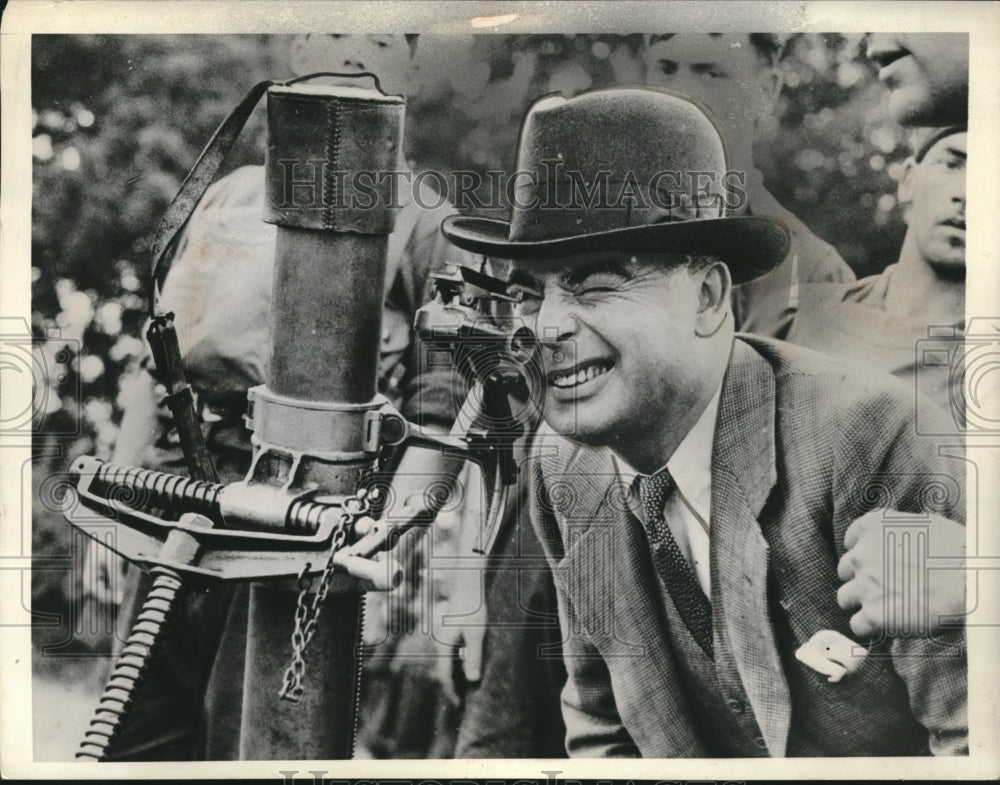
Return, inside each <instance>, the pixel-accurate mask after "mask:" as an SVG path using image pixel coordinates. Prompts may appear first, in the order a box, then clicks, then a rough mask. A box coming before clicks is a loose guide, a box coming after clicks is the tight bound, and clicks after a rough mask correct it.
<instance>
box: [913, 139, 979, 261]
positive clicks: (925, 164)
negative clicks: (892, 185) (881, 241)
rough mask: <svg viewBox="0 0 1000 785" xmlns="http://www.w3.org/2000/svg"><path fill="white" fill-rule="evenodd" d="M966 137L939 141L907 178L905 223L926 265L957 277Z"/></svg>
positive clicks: (962, 226)
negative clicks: (907, 197)
mask: <svg viewBox="0 0 1000 785" xmlns="http://www.w3.org/2000/svg"><path fill="white" fill-rule="evenodd" d="M965 156H966V134H964V133H960V134H952V135H951V136H946V137H944V138H943V139H939V140H938V141H937V142H936V143H935V144H934V146H933V147H931V149H930V150H928V151H927V154H926V155H925V156H924V157H923V159H922V160H921V161H920V163H919V164H915V165H914V166H913V168H912V169H911V171H910V173H909V175H908V177H909V179H910V184H909V192H908V196H909V200H910V202H909V205H908V207H907V211H906V223H907V225H908V226H909V229H910V231H911V232H913V233H914V235H915V238H916V242H917V247H918V248H919V249H920V253H921V255H922V256H923V257H924V259H925V260H926V261H927V263H928V264H930V265H931V266H933V267H935V268H936V269H938V270H939V271H940V272H944V273H950V274H952V275H958V274H960V273H963V272H964V270H965Z"/></svg>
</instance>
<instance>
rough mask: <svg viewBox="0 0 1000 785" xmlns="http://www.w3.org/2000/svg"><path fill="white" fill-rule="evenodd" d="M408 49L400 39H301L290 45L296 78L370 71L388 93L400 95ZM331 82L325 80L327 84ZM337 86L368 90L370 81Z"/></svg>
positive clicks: (330, 36)
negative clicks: (326, 72) (325, 72)
mask: <svg viewBox="0 0 1000 785" xmlns="http://www.w3.org/2000/svg"><path fill="white" fill-rule="evenodd" d="M409 63H410V47H409V44H408V43H407V41H406V39H405V37H404V36H401V35H313V34H310V35H304V36H299V37H298V38H297V39H296V40H295V41H294V42H293V44H292V69H293V70H294V71H295V72H296V73H297V74H298V75H300V76H301V75H303V74H307V73H316V72H319V71H336V72H343V73H349V74H356V73H361V72H362V71H370V72H371V73H374V74H375V75H376V76H378V78H379V81H380V82H381V83H382V89H383V90H385V91H386V92H387V93H400V92H403V89H404V87H405V77H406V73H407V69H408V67H409ZM330 81H334V80H328V83H329V82H330ZM337 83H338V84H341V85H344V86H349V87H370V86H371V80H364V79H342V80H339V81H338V82H337Z"/></svg>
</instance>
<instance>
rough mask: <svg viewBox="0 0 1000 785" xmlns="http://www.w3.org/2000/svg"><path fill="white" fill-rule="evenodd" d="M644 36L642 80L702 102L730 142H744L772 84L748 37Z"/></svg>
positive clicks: (769, 101) (767, 106)
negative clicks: (645, 41) (644, 75)
mask: <svg viewBox="0 0 1000 785" xmlns="http://www.w3.org/2000/svg"><path fill="white" fill-rule="evenodd" d="M650 40H651V43H648V44H647V46H646V47H645V50H644V55H643V59H644V61H645V65H646V83H647V84H649V85H653V86H656V87H666V88H668V89H670V90H675V91H677V92H680V93H684V94H686V95H690V96H691V97H692V98H695V99H697V100H698V101H701V102H702V103H704V104H706V105H707V106H708V108H709V109H711V110H712V114H714V115H715V117H716V118H717V119H718V120H719V122H720V123H721V124H722V126H723V129H724V130H725V133H726V138H727V139H728V140H729V141H730V143H732V144H735V145H740V144H743V145H744V146H746V145H748V144H749V142H750V141H751V140H752V135H753V128H754V123H755V122H756V121H757V120H758V119H760V118H761V117H762V116H764V114H766V113H767V112H769V111H770V110H771V108H772V106H773V103H774V95H775V91H776V88H777V82H776V80H775V75H776V72H775V71H774V69H772V68H770V67H769V66H768V65H767V64H766V63H765V61H764V60H763V59H762V58H761V57H760V56H759V55H758V53H757V50H756V49H754V47H753V45H752V44H751V43H750V40H749V37H748V36H746V35H728V34H718V35H716V34H709V33H679V34H677V35H673V36H671V37H670V38H667V39H652V38H651V39H650Z"/></svg>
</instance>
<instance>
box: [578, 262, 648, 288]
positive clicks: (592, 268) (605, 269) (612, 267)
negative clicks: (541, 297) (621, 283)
mask: <svg viewBox="0 0 1000 785" xmlns="http://www.w3.org/2000/svg"><path fill="white" fill-rule="evenodd" d="M601 274H605V275H615V276H618V277H620V278H626V279H628V278H631V277H632V272H631V271H630V270H629V268H628V266H627V265H626V264H625V263H624V262H623V261H621V260H619V259H599V260H597V261H594V262H582V263H580V264H578V265H574V266H573V267H571V268H569V270H567V272H566V274H565V275H564V276H563V280H564V281H565V282H566V283H567V284H568V285H569V286H576V285H578V284H581V283H583V282H584V281H585V280H587V279H588V278H589V277H590V276H592V275H601Z"/></svg>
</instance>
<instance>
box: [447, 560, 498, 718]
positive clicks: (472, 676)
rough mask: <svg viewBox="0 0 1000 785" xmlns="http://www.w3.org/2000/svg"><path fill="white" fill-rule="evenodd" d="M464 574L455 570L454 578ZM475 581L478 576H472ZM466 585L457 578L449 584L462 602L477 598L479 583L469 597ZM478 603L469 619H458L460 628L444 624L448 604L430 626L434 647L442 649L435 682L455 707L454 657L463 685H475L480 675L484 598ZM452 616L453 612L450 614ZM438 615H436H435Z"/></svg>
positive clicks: (454, 624) (467, 616)
mask: <svg viewBox="0 0 1000 785" xmlns="http://www.w3.org/2000/svg"><path fill="white" fill-rule="evenodd" d="M465 572H467V571H462V570H459V571H457V572H456V575H462V574H464V573H465ZM476 577H477V579H478V578H479V576H478V575H477V576H476ZM465 583H466V582H465V581H464V580H463V579H462V578H460V577H457V578H456V580H455V582H454V584H453V587H452V589H453V591H456V592H458V595H459V596H463V597H464V598H466V599H467V598H469V597H476V596H480V597H481V594H480V592H481V591H482V589H481V580H477V581H476V583H477V586H476V587H475V589H474V593H473V594H469V593H467V592H466V591H465V588H464V584H465ZM481 599H482V601H481V602H480V603H479V606H478V607H477V608H476V610H475V611H473V612H472V613H471V614H470V615H464V614H463V616H462V619H461V622H462V623H461V624H460V625H459V624H456V623H455V620H452V622H451V623H449V624H447V625H446V624H445V623H444V616H446V615H447V614H448V613H449V611H450V608H451V605H450V603H444V606H443V608H440V609H438V611H437V613H435V616H437V618H435V620H434V621H435V624H434V638H435V640H436V641H437V643H438V645H439V646H440V647H441V649H442V652H441V653H442V656H441V657H440V658H439V659H438V661H437V668H436V670H437V678H438V681H439V682H440V683H441V687H442V689H443V691H444V693H445V695H447V696H448V699H449V700H450V701H452V702H453V703H455V704H456V705H457V704H458V703H459V700H458V689H457V687H456V684H455V676H456V674H455V657H458V659H459V660H461V663H462V676H464V678H465V681H466V682H467V683H469V684H475V683H477V682H478V681H479V680H480V679H481V678H482V675H483V645H484V642H485V638H486V600H485V597H481ZM452 612H453V611H452ZM438 614H440V615H438Z"/></svg>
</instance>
